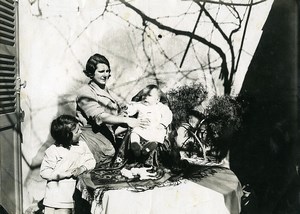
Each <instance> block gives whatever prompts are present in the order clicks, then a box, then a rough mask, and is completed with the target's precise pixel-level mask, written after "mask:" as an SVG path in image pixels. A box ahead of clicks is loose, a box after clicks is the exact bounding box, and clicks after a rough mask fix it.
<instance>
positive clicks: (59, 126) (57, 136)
mask: <svg viewBox="0 0 300 214" xmlns="http://www.w3.org/2000/svg"><path fill="white" fill-rule="evenodd" d="M77 124H78V120H77V119H76V118H75V117H73V116H71V115H65V114H64V115H61V116H59V117H57V118H56V119H54V120H53V121H52V123H51V128H50V133H51V136H52V137H53V139H54V140H55V145H57V146H60V145H62V146H63V147H65V148H70V146H71V145H72V138H73V133H72V131H73V130H74V129H75V128H76V125H77Z"/></svg>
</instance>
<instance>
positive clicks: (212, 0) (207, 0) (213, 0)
mask: <svg viewBox="0 0 300 214" xmlns="http://www.w3.org/2000/svg"><path fill="white" fill-rule="evenodd" d="M196 1H198V2H205V3H211V4H221V5H228V6H243V7H249V6H254V5H257V4H260V3H263V2H265V1H267V0H258V1H256V2H253V1H252V2H251V3H234V2H225V1H224V0H196Z"/></svg>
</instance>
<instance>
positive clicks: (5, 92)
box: [0, 88, 16, 95]
mask: <svg viewBox="0 0 300 214" xmlns="http://www.w3.org/2000/svg"><path fill="white" fill-rule="evenodd" d="M15 93H16V90H15V89H14V88H13V89H10V90H9V89H2V88H1V89H0V95H14V94H15Z"/></svg>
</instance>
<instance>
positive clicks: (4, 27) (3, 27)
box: [0, 20, 15, 35]
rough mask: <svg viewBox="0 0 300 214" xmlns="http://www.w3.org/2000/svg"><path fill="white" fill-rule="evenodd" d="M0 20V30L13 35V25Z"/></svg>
mask: <svg viewBox="0 0 300 214" xmlns="http://www.w3.org/2000/svg"><path fill="white" fill-rule="evenodd" d="M1 21H2V20H1ZM1 21H0V30H1V31H2V32H7V33H9V34H12V35H15V29H14V28H13V27H10V26H8V25H4V24H2V23H1Z"/></svg>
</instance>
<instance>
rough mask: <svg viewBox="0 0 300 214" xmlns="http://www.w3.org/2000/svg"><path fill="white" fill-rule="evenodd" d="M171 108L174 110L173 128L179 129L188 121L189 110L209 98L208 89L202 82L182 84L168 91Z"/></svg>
mask: <svg viewBox="0 0 300 214" xmlns="http://www.w3.org/2000/svg"><path fill="white" fill-rule="evenodd" d="M166 96H167V99H168V102H169V105H170V108H171V110H172V112H173V122H172V125H173V128H174V129H177V128H178V127H179V126H180V124H181V123H182V122H185V121H186V118H187V115H188V112H189V111H190V110H191V109H194V108H195V107H197V106H200V105H201V103H202V102H203V100H205V99H206V98H207V91H206V90H205V88H204V87H203V85H202V84H201V83H193V84H191V85H184V86H180V87H178V88H175V89H171V90H170V91H169V92H167V93H166Z"/></svg>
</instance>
